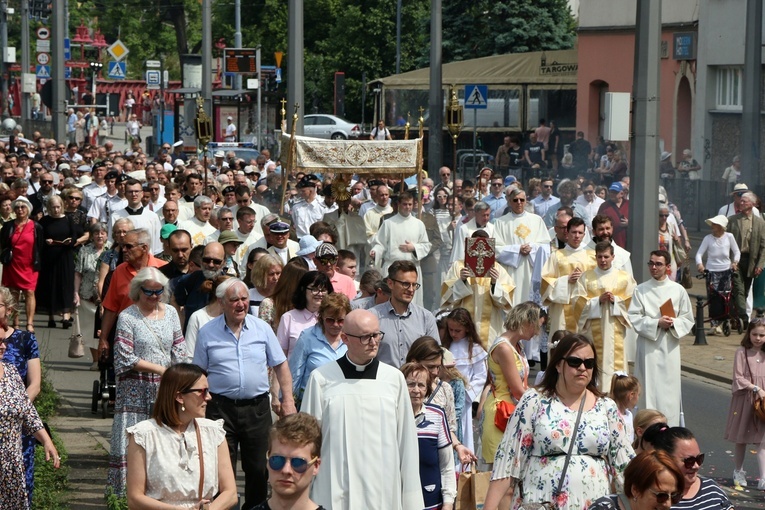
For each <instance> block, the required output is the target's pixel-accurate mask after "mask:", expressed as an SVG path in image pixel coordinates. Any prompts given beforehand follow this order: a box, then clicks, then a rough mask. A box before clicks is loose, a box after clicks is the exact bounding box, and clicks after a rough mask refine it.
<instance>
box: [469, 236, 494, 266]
mask: <svg viewBox="0 0 765 510" xmlns="http://www.w3.org/2000/svg"><path fill="white" fill-rule="evenodd" d="M467 254H468V255H470V256H471V257H476V265H475V269H476V272H477V273H478V274H486V269H485V268H484V266H483V263H484V260H485V259H486V258H487V257H491V256H492V255H493V254H494V252H493V251H490V250H487V249H486V242H485V241H483V240H481V241H476V242H474V243H473V245H472V246H470V248H469V249H468V252H467Z"/></svg>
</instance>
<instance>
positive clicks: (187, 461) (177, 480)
mask: <svg viewBox="0 0 765 510" xmlns="http://www.w3.org/2000/svg"><path fill="white" fill-rule="evenodd" d="M210 398H211V397H210V387H209V384H208V382H207V374H206V373H205V371H204V370H202V369H201V368H199V367H198V366H197V365H192V364H189V363H179V364H177V365H173V366H171V367H170V368H168V369H167V371H166V372H165V373H164V374H163V376H162V382H161V383H160V385H159V389H158V391H157V400H156V402H155V403H154V410H153V411H152V413H151V419H149V420H145V421H142V422H140V423H138V424H136V425H133V426H132V427H130V428H128V430H127V435H128V447H127V460H128V468H127V470H128V482H127V499H128V505H129V506H130V508H194V509H199V508H205V509H209V510H223V509H228V508H232V507H233V506H234V505H235V504H236V502H237V495H236V479H235V478H234V470H233V468H232V467H231V458H230V457H229V454H228V444H227V443H226V432H225V431H224V430H223V421H222V420H219V421H212V420H208V419H205V410H206V408H207V402H208V401H209V400H210ZM200 444H201V446H202V448H201V452H202V454H201V456H200V453H199V452H200V448H199V445H200ZM200 466H204V478H203V480H200V477H201V476H202V472H201V470H200ZM200 481H201V482H202V483H201V484H200ZM200 485H201V486H202V493H201V494H200V492H199V487H200ZM216 495H217V496H216ZM213 497H215V501H213ZM163 503H164V505H165V506H161V504H163ZM170 505H172V506H170Z"/></svg>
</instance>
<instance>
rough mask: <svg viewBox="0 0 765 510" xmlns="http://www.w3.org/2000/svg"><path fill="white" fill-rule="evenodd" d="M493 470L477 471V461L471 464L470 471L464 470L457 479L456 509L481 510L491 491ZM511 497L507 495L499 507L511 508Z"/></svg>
mask: <svg viewBox="0 0 765 510" xmlns="http://www.w3.org/2000/svg"><path fill="white" fill-rule="evenodd" d="M490 482H491V471H477V470H476V465H475V462H473V463H471V464H470V471H463V472H462V473H460V475H459V478H458V479H457V498H456V499H455V500H454V510H480V509H482V508H483V505H484V503H485V502H486V493H487V492H488V491H489V483H490ZM511 499H512V498H511V497H509V496H507V495H505V496H504V497H503V498H502V500H501V501H500V504H499V508H510V503H511Z"/></svg>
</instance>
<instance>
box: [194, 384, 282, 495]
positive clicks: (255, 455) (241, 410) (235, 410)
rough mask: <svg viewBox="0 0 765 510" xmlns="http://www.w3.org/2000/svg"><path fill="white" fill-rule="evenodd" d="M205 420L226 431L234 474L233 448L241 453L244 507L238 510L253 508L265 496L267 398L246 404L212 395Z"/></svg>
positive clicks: (234, 451) (267, 424) (265, 395)
mask: <svg viewBox="0 0 765 510" xmlns="http://www.w3.org/2000/svg"><path fill="white" fill-rule="evenodd" d="M206 414H207V418H208V419H210V420H220V419H222V420H223V428H224V429H225V431H226V442H227V443H228V454H229V456H230V457H231V465H232V466H233V468H234V473H236V460H237V446H238V447H239V448H240V449H241V451H242V470H243V471H244V504H242V507H241V508H242V510H249V509H252V508H255V507H256V506H257V505H258V504H260V503H262V502H263V501H265V500H266V498H267V496H268V493H267V491H268V471H267V470H266V453H267V451H268V432H269V430H270V429H271V425H272V422H271V406H270V405H269V402H268V394H267V393H265V394H263V395H261V396H260V397H256V398H254V399H251V400H250V401H248V402H247V403H242V402H241V401H234V400H230V399H228V398H226V397H222V396H220V395H213V396H212V400H211V401H210V402H208V403H207V413H206Z"/></svg>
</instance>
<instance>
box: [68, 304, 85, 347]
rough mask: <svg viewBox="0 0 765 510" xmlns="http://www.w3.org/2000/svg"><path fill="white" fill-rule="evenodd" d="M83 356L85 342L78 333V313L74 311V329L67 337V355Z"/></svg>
mask: <svg viewBox="0 0 765 510" xmlns="http://www.w3.org/2000/svg"><path fill="white" fill-rule="evenodd" d="M83 356H85V342H83V341H82V334H81V333H80V315H79V314H78V313H77V312H75V313H74V330H73V332H72V336H70V337H69V357H70V358H82V357H83Z"/></svg>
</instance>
